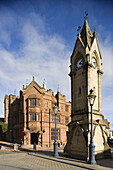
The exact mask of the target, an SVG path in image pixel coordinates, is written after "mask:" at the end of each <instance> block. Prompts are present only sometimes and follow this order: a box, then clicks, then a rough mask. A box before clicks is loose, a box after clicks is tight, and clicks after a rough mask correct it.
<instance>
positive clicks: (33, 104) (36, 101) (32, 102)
mask: <svg viewBox="0 0 113 170" xmlns="http://www.w3.org/2000/svg"><path fill="white" fill-rule="evenodd" d="M38 105H39V101H38V99H30V106H38Z"/></svg>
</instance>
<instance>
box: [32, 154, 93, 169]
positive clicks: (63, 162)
mask: <svg viewBox="0 0 113 170" xmlns="http://www.w3.org/2000/svg"><path fill="white" fill-rule="evenodd" d="M48 152H49V151H48ZM43 155H44V153H43ZM43 155H38V153H37V152H36V154H30V156H35V157H38V158H43V159H47V160H50V161H54V162H58V163H61V164H67V165H72V166H75V167H78V168H83V169H90V170H94V168H88V167H86V166H87V163H85V162H84V163H85V164H86V166H82V165H78V164H74V163H76V162H78V161H75V160H73V161H74V162H73V163H71V162H69V160H68V162H66V161H67V160H66V161H64V160H63V157H62V160H58V159H59V157H57V158H55V159H54V157H53V158H52V157H44V156H43ZM49 156H50V155H49ZM70 161H71V160H70ZM79 162H80V161H79Z"/></svg>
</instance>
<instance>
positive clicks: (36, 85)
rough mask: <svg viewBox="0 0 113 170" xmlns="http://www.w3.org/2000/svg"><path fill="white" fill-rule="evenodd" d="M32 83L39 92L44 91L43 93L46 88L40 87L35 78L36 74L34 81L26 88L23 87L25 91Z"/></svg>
mask: <svg viewBox="0 0 113 170" xmlns="http://www.w3.org/2000/svg"><path fill="white" fill-rule="evenodd" d="M32 84H33V87H34V88H35V89H36V90H37V91H39V92H40V93H42V94H43V93H44V89H43V88H42V87H40V86H39V84H37V83H36V81H35V80H34V76H33V80H32V82H31V83H30V84H29V85H28V86H27V87H26V88H24V87H23V90H24V92H25V91H26V90H27V89H28V88H29V87H30V86H31V85H32Z"/></svg>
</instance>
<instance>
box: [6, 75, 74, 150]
mask: <svg viewBox="0 0 113 170" xmlns="http://www.w3.org/2000/svg"><path fill="white" fill-rule="evenodd" d="M55 103H57V105H58V107H59V112H58V114H57V139H58V143H59V146H62V147H63V146H65V144H66V141H67V136H66V131H67V130H68V127H67V126H66V125H67V123H69V122H70V114H71V103H70V102H66V96H63V95H62V94H61V93H60V92H59V91H58V92H57V94H56V95H54V93H53V92H52V90H51V89H49V90H46V89H45V85H44V84H43V87H40V86H39V85H38V84H37V83H36V82H35V81H34V77H33V81H32V82H31V83H30V84H29V85H28V86H27V87H24V86H23V90H21V91H20V97H16V96H15V95H9V96H8V95H6V96H5V116H6V119H7V118H8V120H6V121H8V135H7V136H8V140H9V141H10V142H18V143H20V142H21V141H23V142H24V144H34V143H36V144H37V145H40V146H46V147H52V146H53V143H54V137H55V131H54V130H55V115H54V111H53V106H54V105H55Z"/></svg>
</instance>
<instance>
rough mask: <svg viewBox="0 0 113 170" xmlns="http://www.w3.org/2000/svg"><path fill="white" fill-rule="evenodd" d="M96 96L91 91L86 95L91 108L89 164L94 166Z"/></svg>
mask: <svg viewBox="0 0 113 170" xmlns="http://www.w3.org/2000/svg"><path fill="white" fill-rule="evenodd" d="M95 98H96V95H94V93H93V90H92V89H91V90H90V94H89V95H88V99H89V103H90V106H91V136H90V145H89V163H90V164H96V161H95V145H94V143H93V109H92V108H93V105H94V102H95Z"/></svg>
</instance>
